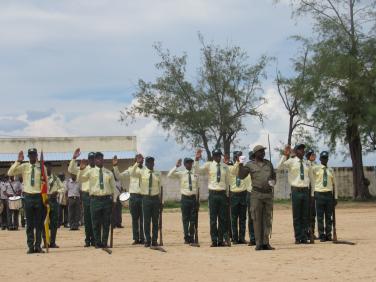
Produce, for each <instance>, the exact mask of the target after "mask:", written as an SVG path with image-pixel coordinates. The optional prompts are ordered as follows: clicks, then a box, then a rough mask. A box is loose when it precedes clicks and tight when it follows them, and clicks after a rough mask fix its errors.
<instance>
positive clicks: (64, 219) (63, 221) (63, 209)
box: [58, 173, 69, 228]
mask: <svg viewBox="0 0 376 282" xmlns="http://www.w3.org/2000/svg"><path fill="white" fill-rule="evenodd" d="M58 177H59V179H60V181H61V182H62V183H64V186H65V183H66V180H65V174H64V173H59V174H58ZM61 193H65V198H67V192H66V191H62V192H61ZM68 217H69V215H68V201H66V202H64V203H59V217H58V218H59V219H58V227H59V228H60V226H61V225H63V226H64V227H65V228H68V227H69V220H68Z"/></svg>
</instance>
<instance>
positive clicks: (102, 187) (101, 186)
mask: <svg viewBox="0 0 376 282" xmlns="http://www.w3.org/2000/svg"><path fill="white" fill-rule="evenodd" d="M99 186H100V188H101V190H103V189H104V183H103V170H102V168H100V169H99Z"/></svg>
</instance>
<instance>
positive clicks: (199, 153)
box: [195, 149, 202, 161]
mask: <svg viewBox="0 0 376 282" xmlns="http://www.w3.org/2000/svg"><path fill="white" fill-rule="evenodd" d="M201 157H202V150H201V149H198V150H197V151H196V156H195V160H196V161H199V160H200V159H201Z"/></svg>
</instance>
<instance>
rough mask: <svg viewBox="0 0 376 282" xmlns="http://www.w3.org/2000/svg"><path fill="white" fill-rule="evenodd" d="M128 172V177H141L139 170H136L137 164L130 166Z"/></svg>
mask: <svg viewBox="0 0 376 282" xmlns="http://www.w3.org/2000/svg"><path fill="white" fill-rule="evenodd" d="M128 170H129V174H130V176H132V177H141V170H140V169H139V168H138V163H137V162H136V163H135V164H134V165H133V166H131V167H130V168H129V169H128Z"/></svg>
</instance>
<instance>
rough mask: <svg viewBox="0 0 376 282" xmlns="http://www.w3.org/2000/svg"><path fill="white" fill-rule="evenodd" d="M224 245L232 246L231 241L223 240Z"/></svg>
mask: <svg viewBox="0 0 376 282" xmlns="http://www.w3.org/2000/svg"><path fill="white" fill-rule="evenodd" d="M223 247H231V242H227V241H225V242H223Z"/></svg>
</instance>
